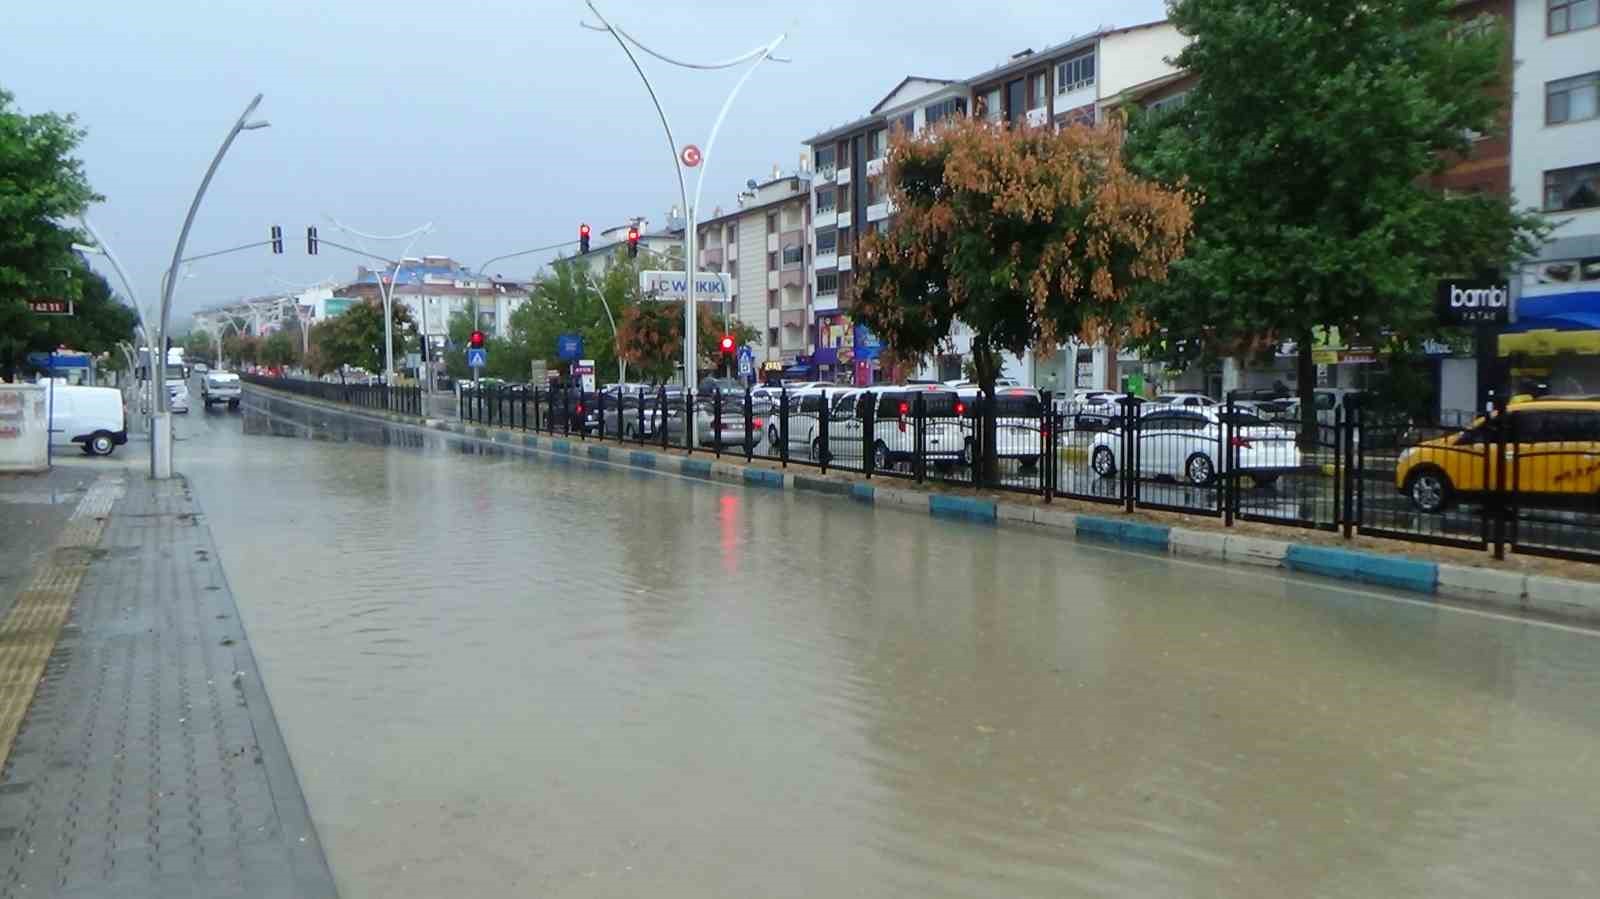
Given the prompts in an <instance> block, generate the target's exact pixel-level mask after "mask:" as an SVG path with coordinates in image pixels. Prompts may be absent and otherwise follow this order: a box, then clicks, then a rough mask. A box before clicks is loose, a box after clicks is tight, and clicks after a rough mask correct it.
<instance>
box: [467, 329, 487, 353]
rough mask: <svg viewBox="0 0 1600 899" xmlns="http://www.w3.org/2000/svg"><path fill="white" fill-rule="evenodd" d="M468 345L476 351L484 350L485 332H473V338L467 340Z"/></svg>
mask: <svg viewBox="0 0 1600 899" xmlns="http://www.w3.org/2000/svg"><path fill="white" fill-rule="evenodd" d="M467 345H468V346H470V347H472V348H473V349H475V350H481V349H483V332H482V331H473V332H472V336H471V337H468V338H467Z"/></svg>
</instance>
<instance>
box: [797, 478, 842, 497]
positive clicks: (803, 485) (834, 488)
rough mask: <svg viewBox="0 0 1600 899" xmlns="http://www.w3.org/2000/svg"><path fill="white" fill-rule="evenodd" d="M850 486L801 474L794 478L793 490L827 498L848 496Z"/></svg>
mask: <svg viewBox="0 0 1600 899" xmlns="http://www.w3.org/2000/svg"><path fill="white" fill-rule="evenodd" d="M850 488H851V484H850V482H849V481H830V480H827V479H825V478H813V477H808V476H806V475H803V474H797V475H795V476H794V489H795V490H798V491H800V492H802V493H825V494H828V495H829V496H848V495H849V494H850Z"/></svg>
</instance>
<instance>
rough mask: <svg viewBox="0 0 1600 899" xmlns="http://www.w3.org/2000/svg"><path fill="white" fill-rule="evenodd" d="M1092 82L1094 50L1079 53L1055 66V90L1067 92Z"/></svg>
mask: <svg viewBox="0 0 1600 899" xmlns="http://www.w3.org/2000/svg"><path fill="white" fill-rule="evenodd" d="M1092 84H1094V51H1093V50H1090V51H1088V52H1086V53H1080V54H1078V55H1077V56H1074V57H1072V58H1071V59H1069V60H1067V61H1065V62H1063V63H1062V64H1061V65H1059V66H1056V91H1057V92H1058V93H1063V94H1065V93H1067V92H1068V91H1075V90H1077V89H1078V88H1080V87H1088V86H1090V85H1092Z"/></svg>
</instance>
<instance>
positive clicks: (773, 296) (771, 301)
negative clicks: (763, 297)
mask: <svg viewBox="0 0 1600 899" xmlns="http://www.w3.org/2000/svg"><path fill="white" fill-rule="evenodd" d="M767 308H768V309H776V308H778V292H777V291H776V290H769V291H767Z"/></svg>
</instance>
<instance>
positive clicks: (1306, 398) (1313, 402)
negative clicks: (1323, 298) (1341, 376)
mask: <svg viewBox="0 0 1600 899" xmlns="http://www.w3.org/2000/svg"><path fill="white" fill-rule="evenodd" d="M1313 340H1314V338H1313V337H1312V334H1311V331H1310V330H1309V329H1308V330H1306V331H1303V332H1301V333H1300V335H1299V336H1298V337H1297V338H1296V339H1295V369H1296V372H1297V375H1296V376H1297V377H1298V378H1299V384H1298V385H1297V387H1296V393H1298V394H1299V396H1300V451H1301V452H1313V451H1315V450H1316V448H1317V444H1318V442H1319V441H1318V439H1317V434H1318V426H1317V365H1316V362H1315V361H1314V360H1313V357H1312V341H1313Z"/></svg>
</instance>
